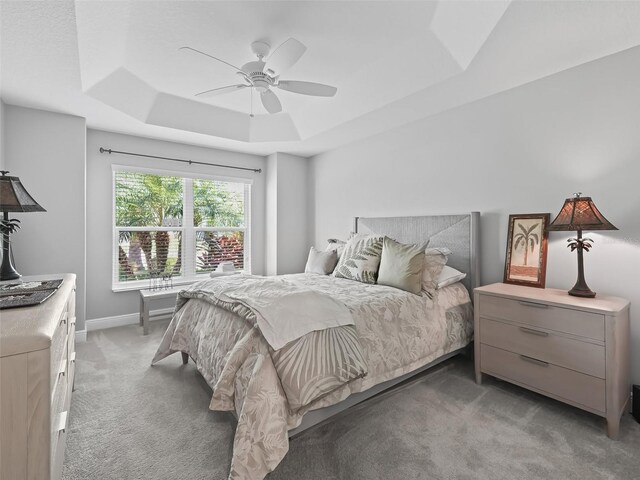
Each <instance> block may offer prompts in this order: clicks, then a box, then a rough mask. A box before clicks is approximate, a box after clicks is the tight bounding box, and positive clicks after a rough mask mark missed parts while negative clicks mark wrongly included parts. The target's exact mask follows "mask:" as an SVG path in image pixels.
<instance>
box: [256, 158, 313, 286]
mask: <svg viewBox="0 0 640 480" xmlns="http://www.w3.org/2000/svg"><path fill="white" fill-rule="evenodd" d="M308 175H309V161H308V160H307V159H306V158H303V157H298V156H295V155H290V154H288V153H280V152H278V153H274V154H272V155H269V157H268V158H267V172H266V202H265V203H266V222H267V232H266V241H265V255H266V260H265V261H266V273H267V275H283V274H287V273H300V272H303V271H304V266H305V263H306V260H307V255H308V252H309V236H308V233H309V227H308V223H309V222H308V218H309V215H308V207H307V204H308V201H309V198H308Z"/></svg>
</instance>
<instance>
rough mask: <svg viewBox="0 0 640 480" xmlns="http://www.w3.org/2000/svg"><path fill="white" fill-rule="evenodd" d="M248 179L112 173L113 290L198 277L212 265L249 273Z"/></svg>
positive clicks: (121, 169) (124, 170)
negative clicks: (225, 264)
mask: <svg viewBox="0 0 640 480" xmlns="http://www.w3.org/2000/svg"><path fill="white" fill-rule="evenodd" d="M250 195H251V184H250V183H249V181H246V182H245V181H242V180H226V179H219V178H214V177H208V178H204V177H201V178H192V177H187V176H182V175H179V174H175V173H170V172H161V171H147V170H137V169H131V168H126V167H116V166H114V170H113V202H114V203H113V207H114V209H113V211H114V215H113V287H114V289H119V288H132V287H144V286H146V285H148V283H149V278H150V277H151V276H162V275H167V274H171V275H172V279H173V281H174V282H180V281H191V280H196V279H199V278H201V277H202V276H203V274H208V273H209V272H211V271H212V270H215V269H216V268H217V266H218V264H219V263H220V262H224V261H230V262H233V264H234V265H235V267H236V269H237V270H241V271H247V272H250V255H249V253H250V245H249V238H250V233H249V224H250V215H249V210H250V209H249V205H250Z"/></svg>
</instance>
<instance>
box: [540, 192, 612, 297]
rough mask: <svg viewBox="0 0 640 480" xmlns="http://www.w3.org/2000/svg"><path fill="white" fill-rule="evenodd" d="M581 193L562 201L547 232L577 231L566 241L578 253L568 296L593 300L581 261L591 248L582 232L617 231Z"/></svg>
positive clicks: (594, 294)
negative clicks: (576, 278)
mask: <svg viewBox="0 0 640 480" xmlns="http://www.w3.org/2000/svg"><path fill="white" fill-rule="evenodd" d="M581 195H582V192H578V193H574V197H573V198H567V199H566V200H565V201H564V205H563V206H562V210H560V213H558V215H557V216H556V218H555V219H554V220H553V222H551V223H550V224H549V227H548V230H550V231H563V232H564V231H577V232H578V235H577V236H576V238H570V239H569V240H567V242H569V245H567V247H569V248H571V251H572V252H573V251H574V250H577V252H578V280H577V281H576V284H575V285H574V286H573V288H572V289H571V290H569V295H573V296H575V297H587V298H593V297H595V296H596V293H595V292H593V291H591V289H590V288H589V287H588V286H587V282H585V280H584V264H583V259H582V252H583V251H585V252H588V251H589V249H590V248H591V246H592V245H591V242H593V240H591V239H590V238H582V231H583V230H618V229H617V228H616V227H614V226H613V225H612V224H611V222H609V220H607V219H606V218H604V215H602V214H601V213H600V211H599V210H598V209H597V208H596V205H595V204H594V203H593V200H591V197H582V196H581Z"/></svg>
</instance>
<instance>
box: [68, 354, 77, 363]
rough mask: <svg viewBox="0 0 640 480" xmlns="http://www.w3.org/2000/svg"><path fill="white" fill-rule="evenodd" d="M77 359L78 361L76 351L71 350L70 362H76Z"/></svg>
mask: <svg viewBox="0 0 640 480" xmlns="http://www.w3.org/2000/svg"><path fill="white" fill-rule="evenodd" d="M75 361H76V352H71V355H69V362H70V363H75Z"/></svg>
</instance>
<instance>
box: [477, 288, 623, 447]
mask: <svg viewBox="0 0 640 480" xmlns="http://www.w3.org/2000/svg"><path fill="white" fill-rule="evenodd" d="M474 296H475V370H476V381H477V383H481V382H482V375H483V374H489V375H491V376H494V377H497V378H500V379H502V380H506V381H508V382H511V383H514V384H516V385H519V386H521V387H524V388H527V389H529V390H533V391H535V392H538V393H541V394H543V395H546V396H548V397H551V398H554V399H556V400H560V401H562V402H565V403H568V404H570V405H573V406H575V407H578V408H581V409H583V410H586V411H588V412H592V413H595V414H596V415H600V416H602V417H604V418H606V420H607V434H608V435H609V437H611V438H616V437H617V435H618V430H619V426H620V417H621V415H622V414H623V413H624V411H625V409H628V408H629V396H630V378H629V370H630V365H629V302H628V301H627V300H625V299H622V298H618V297H609V296H605V295H598V296H597V297H596V298H579V297H572V296H570V295H568V294H567V292H566V291H565V290H555V289H550V288H547V289H538V288H531V287H523V286H519V285H508V284H504V283H496V284H493V285H487V286H484V287H479V288H476V289H475V290H474Z"/></svg>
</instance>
